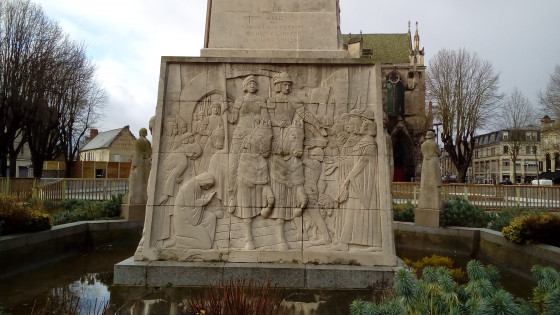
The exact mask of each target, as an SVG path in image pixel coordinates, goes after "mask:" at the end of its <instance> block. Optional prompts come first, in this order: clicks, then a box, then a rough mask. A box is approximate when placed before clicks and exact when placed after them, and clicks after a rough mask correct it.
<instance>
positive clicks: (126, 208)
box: [121, 204, 146, 222]
mask: <svg viewBox="0 0 560 315" xmlns="http://www.w3.org/2000/svg"><path fill="white" fill-rule="evenodd" d="M121 217H123V218H124V219H125V220H127V221H137V222H144V218H145V217H146V205H130V204H123V205H121Z"/></svg>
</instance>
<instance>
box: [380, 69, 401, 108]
mask: <svg viewBox="0 0 560 315" xmlns="http://www.w3.org/2000/svg"><path fill="white" fill-rule="evenodd" d="M385 87H386V88H387V104H386V105H385V111H386V112H387V116H399V115H404V85H403V83H402V81H401V79H400V77H399V75H398V74H397V73H396V72H391V73H390V74H389V75H388V77H387V82H386V84H385Z"/></svg>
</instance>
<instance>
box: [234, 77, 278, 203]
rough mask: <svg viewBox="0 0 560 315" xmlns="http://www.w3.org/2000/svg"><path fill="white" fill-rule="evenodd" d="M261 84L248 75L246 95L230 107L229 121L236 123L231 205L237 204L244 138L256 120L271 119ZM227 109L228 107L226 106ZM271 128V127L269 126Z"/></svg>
mask: <svg viewBox="0 0 560 315" xmlns="http://www.w3.org/2000/svg"><path fill="white" fill-rule="evenodd" d="M258 90H259V84H258V82H257V78H256V77H255V76H252V75H250V76H248V77H246V78H245V79H244V80H243V92H245V95H243V96H241V97H239V98H237V99H236V100H235V103H234V104H233V107H232V108H230V109H229V115H228V121H229V122H230V123H232V124H236V126H235V130H234V131H233V139H232V141H231V150H230V161H229V175H230V176H229V188H228V189H229V193H230V197H229V198H230V205H231V206H232V207H235V205H236V198H237V197H236V182H237V179H236V178H237V167H238V160H239V153H240V151H241V144H242V143H243V141H244V140H243V139H244V138H245V137H246V136H247V135H249V134H250V133H251V132H252V130H253V127H254V123H255V120H261V121H269V117H268V112H267V111H266V101H265V99H264V97H262V96H259V95H257V91H258ZM226 110H227V108H226ZM269 128H270V127H269Z"/></svg>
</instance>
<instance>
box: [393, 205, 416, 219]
mask: <svg viewBox="0 0 560 315" xmlns="http://www.w3.org/2000/svg"><path fill="white" fill-rule="evenodd" d="M414 209H416V206H414V205H413V204H412V203H411V202H410V201H408V202H407V203H405V204H393V220H395V221H402V222H414Z"/></svg>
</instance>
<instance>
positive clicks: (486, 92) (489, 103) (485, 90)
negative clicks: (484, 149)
mask: <svg viewBox="0 0 560 315" xmlns="http://www.w3.org/2000/svg"><path fill="white" fill-rule="evenodd" d="M499 78H500V75H499V74H498V73H495V72H494V69H493V67H492V64H491V63H489V62H487V61H483V60H481V59H479V58H478V56H477V55H476V54H471V53H470V52H468V51H467V50H466V49H461V50H459V51H452V50H445V49H443V50H440V51H439V52H438V53H437V54H436V55H435V56H434V58H433V59H432V60H431V61H430V63H429V66H428V72H427V78H426V92H427V93H426V94H427V96H428V98H429V99H430V100H432V101H433V102H434V107H433V108H434V117H435V120H436V121H437V122H439V123H441V125H442V127H443V130H442V132H441V140H442V142H443V146H444V149H445V151H447V153H449V157H450V159H451V161H452V162H453V164H455V166H456V168H457V181H458V182H461V183H463V182H465V178H466V175H467V170H468V168H469V165H470V164H471V160H472V155H473V147H474V135H475V132H476V130H477V129H479V128H481V127H483V126H484V125H485V124H486V123H487V122H488V120H489V119H490V118H491V115H492V114H493V113H495V112H496V109H495V105H496V104H497V103H499V101H500V100H501V98H502V97H503V95H502V94H500V93H499Z"/></svg>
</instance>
